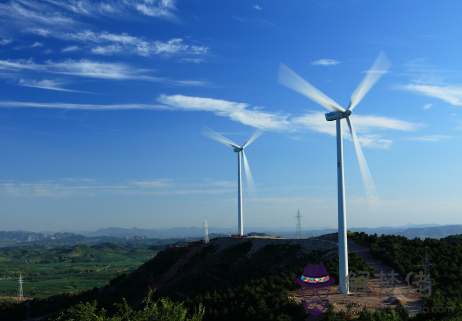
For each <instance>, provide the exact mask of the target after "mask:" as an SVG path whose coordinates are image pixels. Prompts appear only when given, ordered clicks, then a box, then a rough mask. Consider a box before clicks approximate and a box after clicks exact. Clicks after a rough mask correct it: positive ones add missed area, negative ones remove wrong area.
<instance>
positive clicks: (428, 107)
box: [423, 104, 433, 109]
mask: <svg viewBox="0 0 462 321" xmlns="http://www.w3.org/2000/svg"><path fill="white" fill-rule="evenodd" d="M432 105H433V104H425V105H424V106H423V109H430V108H431V107H432Z"/></svg>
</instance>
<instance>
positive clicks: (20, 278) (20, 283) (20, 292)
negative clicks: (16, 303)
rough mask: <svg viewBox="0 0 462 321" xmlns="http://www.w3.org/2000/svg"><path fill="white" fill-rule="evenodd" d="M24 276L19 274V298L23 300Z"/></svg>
mask: <svg viewBox="0 0 462 321" xmlns="http://www.w3.org/2000/svg"><path fill="white" fill-rule="evenodd" d="M22 283H23V281H22V276H21V274H19V289H18V298H19V300H23V299H24V296H23V293H22Z"/></svg>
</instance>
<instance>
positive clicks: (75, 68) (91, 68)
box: [0, 59, 208, 86]
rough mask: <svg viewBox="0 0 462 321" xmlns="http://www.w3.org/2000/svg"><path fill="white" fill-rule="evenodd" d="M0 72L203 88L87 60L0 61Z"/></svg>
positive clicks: (191, 81)
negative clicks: (133, 80) (21, 72)
mask: <svg viewBox="0 0 462 321" xmlns="http://www.w3.org/2000/svg"><path fill="white" fill-rule="evenodd" d="M0 70H9V71H16V72H19V71H30V72H39V73H44V72H47V73H51V74H64V75H71V76H78V77H88V78H100V79H111V80H131V79H139V80H146V81H155V82H163V83H169V84H173V85H180V86H205V85H208V84H207V83H206V82H204V81H198V80H171V79H168V78H159V77H152V76H146V75H144V74H145V73H146V72H148V70H142V69H136V68H133V67H131V66H129V65H126V64H123V63H105V62H99V61H92V60H88V59H82V60H72V59H68V60H65V61H61V62H53V61H51V60H49V61H46V62H45V64H37V63H35V62H34V60H32V59H29V60H24V59H18V60H0Z"/></svg>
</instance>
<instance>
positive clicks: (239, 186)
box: [202, 126, 263, 235]
mask: <svg viewBox="0 0 462 321" xmlns="http://www.w3.org/2000/svg"><path fill="white" fill-rule="evenodd" d="M261 134H263V131H262V130H260V129H258V130H257V131H256V132H255V133H253V135H252V136H250V137H249V139H247V141H246V142H245V143H244V145H242V146H239V145H237V144H236V143H234V142H232V141H230V140H229V139H227V138H225V137H223V136H222V135H220V134H219V133H217V132H215V131H213V130H212V129H210V128H208V127H205V126H204V127H203V129H202V135H204V136H206V137H208V138H211V139H214V140H216V141H217V142H220V143H222V144H225V145H227V146H229V147H231V148H234V152H235V153H237V168H238V180H237V182H238V183H237V195H238V197H237V208H238V210H237V222H238V223H237V233H238V234H241V235H244V223H243V213H242V180H241V154H242V158H243V160H244V170H245V177H246V179H247V188H248V189H250V190H255V184H254V182H253V178H252V173H251V172H250V167H249V163H248V161H247V157H245V153H244V148H246V147H247V146H249V145H250V144H251V143H252V142H253V141H254V140H255V139H257V138H258V137H259V136H260V135H261Z"/></svg>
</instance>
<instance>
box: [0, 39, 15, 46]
mask: <svg viewBox="0 0 462 321" xmlns="http://www.w3.org/2000/svg"><path fill="white" fill-rule="evenodd" d="M12 41H13V40H11V39H2V40H0V45H2V46H5V45H7V44H10V43H11V42H12Z"/></svg>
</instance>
